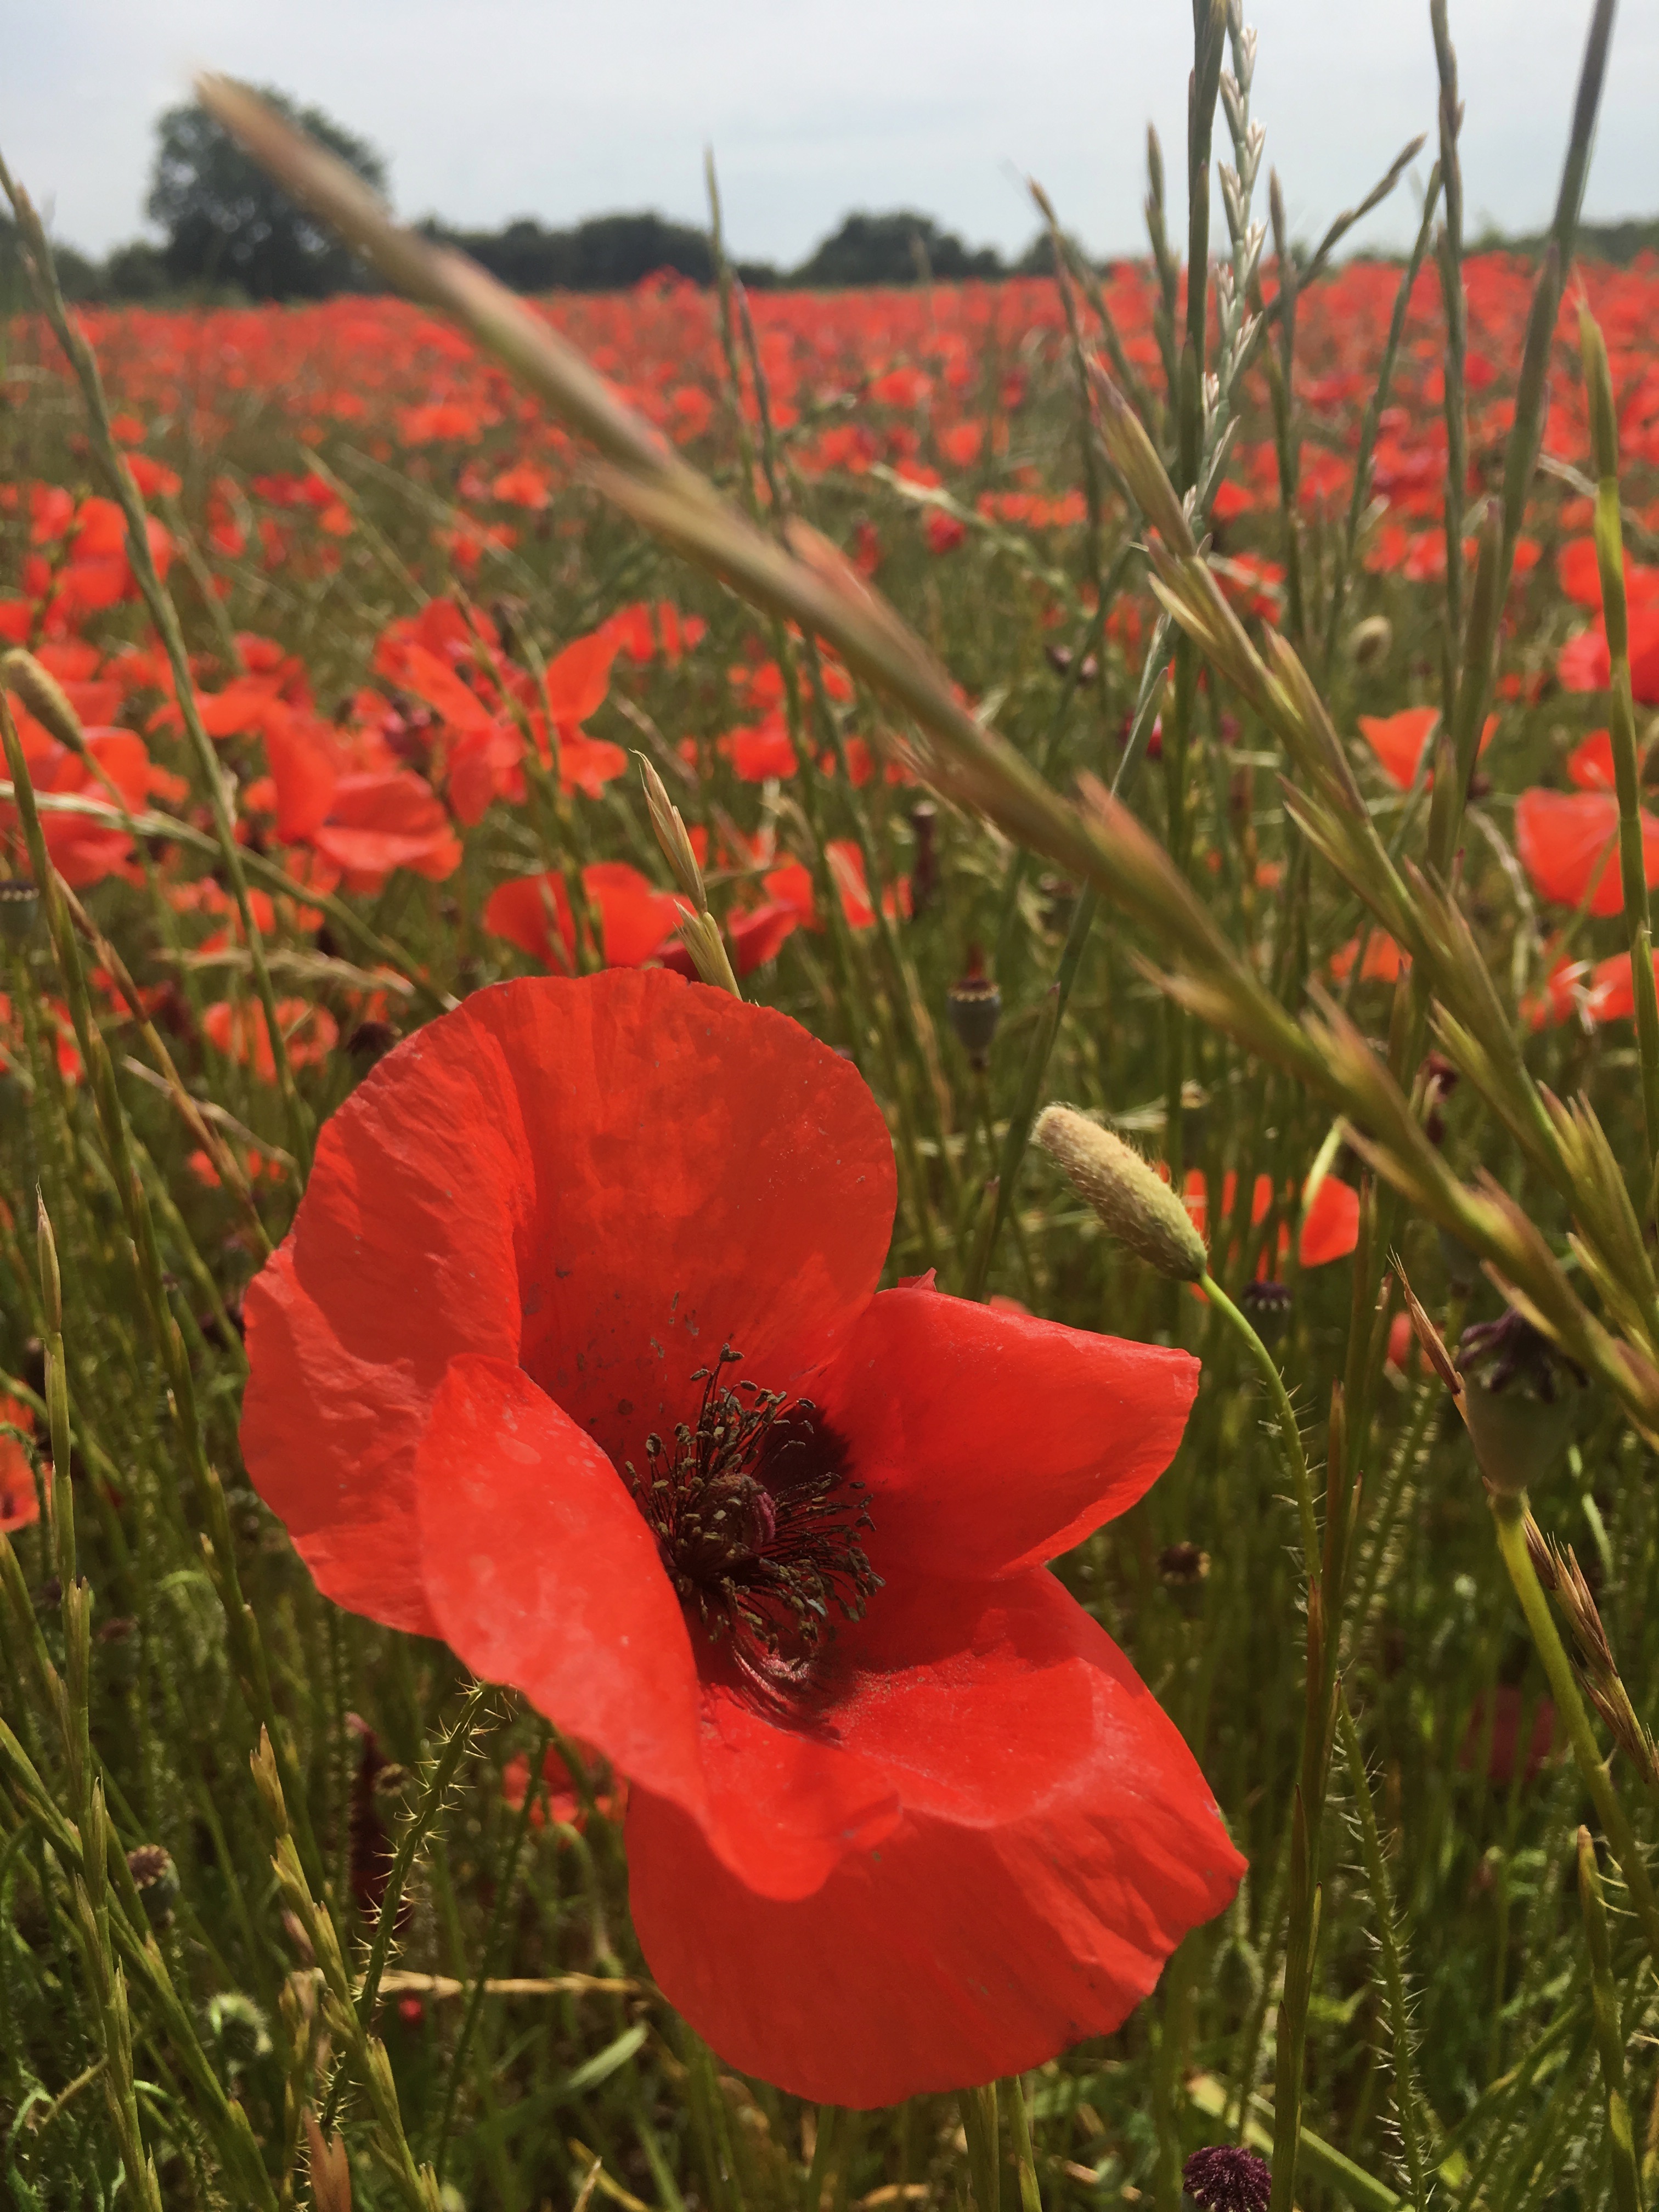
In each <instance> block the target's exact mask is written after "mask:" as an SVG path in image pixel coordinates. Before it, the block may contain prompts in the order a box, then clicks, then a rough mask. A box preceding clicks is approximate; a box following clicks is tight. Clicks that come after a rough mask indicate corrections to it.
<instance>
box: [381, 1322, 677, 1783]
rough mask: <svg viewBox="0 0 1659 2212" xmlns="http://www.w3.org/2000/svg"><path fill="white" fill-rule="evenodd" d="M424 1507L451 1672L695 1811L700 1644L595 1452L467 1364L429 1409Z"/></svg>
mask: <svg viewBox="0 0 1659 2212" xmlns="http://www.w3.org/2000/svg"><path fill="white" fill-rule="evenodd" d="M415 1491H416V1514H417V1518H418V1521H419V1527H420V1548H421V1575H422V1583H423V1584H424V1587H425V1589H426V1594H427V1597H428V1602H429V1603H430V1605H431V1607H432V1612H433V1615H434V1618H435V1620H436V1621H437V1622H438V1625H439V1627H440V1630H441V1633H442V1634H443V1636H444V1638H445V1639H446V1640H447V1643H448V1644H449V1645H450V1646H451V1648H452V1649H453V1650H454V1651H455V1653H456V1654H457V1656H459V1658H461V1659H464V1660H465V1662H466V1664H467V1665H468V1666H469V1667H471V1669H472V1671H473V1673H474V1674H477V1675H478V1676H479V1677H480V1678H481V1679H483V1680H486V1681H493V1682H507V1683H510V1684H511V1685H512V1686H513V1688H515V1689H518V1690H522V1691H523V1692H524V1693H525V1695H526V1697H527V1698H528V1699H530V1700H531V1702H532V1705H534V1706H535V1707H536V1709H537V1711H538V1712H541V1713H544V1714H545V1715H546V1717H547V1718H548V1719H549V1720H550V1721H551V1722H552V1723H554V1725H555V1726H556V1727H557V1728H560V1729H564V1730H565V1731H566V1732H567V1733H568V1734H570V1735H579V1736H580V1737H581V1738H582V1739H583V1741H586V1742H587V1743H591V1744H592V1745H594V1746H595V1747H597V1748H598V1749H599V1750H600V1751H602V1752H603V1753H605V1757H606V1758H607V1759H610V1760H611V1764H612V1765H614V1766H616V1767H617V1768H618V1769H619V1770H620V1771H622V1772H623V1773H624V1774H627V1775H628V1776H629V1778H632V1779H634V1780H635V1781H638V1782H640V1783H642V1784H645V1785H646V1786H647V1788H648V1789H651V1790H657V1791H659V1792H660V1793H661V1794H662V1795H663V1796H668V1797H671V1798H673V1799H674V1801H675V1802H676V1803H678V1804H680V1805H683V1806H684V1807H686V1808H687V1809H688V1810H692V1811H697V1810H700V1809H701V1808H702V1801H703V1795H704V1792H703V1787H702V1760H701V1759H700V1757H699V1754H698V1735H699V1720H698V1706H699V1698H698V1689H697V1668H696V1660H695V1659H694V1658H693V1656H692V1652H691V1639H690V1635H689V1633H688V1632H687V1629H686V1626H685V1620H684V1615H683V1614H682V1613H681V1611H680V1607H679V1601H678V1598H677V1597H676V1596H675V1595H674V1591H673V1588H672V1585H671V1583H670V1582H669V1579H668V1577H667V1575H666V1574H665V1572H664V1571H663V1567H662V1563H661V1561H660V1560H659V1558H658V1556H657V1547H656V1541H655V1539H654V1538H653V1535H652V1534H651V1531H650V1529H649V1528H647V1525H646V1522H645V1521H644V1519H643V1517H642V1516H641V1513H640V1510H639V1508H638V1507H637V1506H636V1505H635V1503H634V1500H633V1499H632V1498H631V1497H629V1492H628V1487H627V1485H626V1484H625V1483H624V1482H623V1480H622V1478H621V1476H620V1475H619V1474H617V1470H616V1468H613V1467H612V1466H611V1462H610V1461H609V1460H608V1459H606V1457H605V1454H604V1453H603V1452H602V1451H601V1450H600V1449H599V1446H598V1445H597V1444H596V1443H594V1442H593V1440H592V1437H589V1436H587V1435H586V1434H585V1433H584V1432H583V1431H582V1430H580V1429H579V1428H578V1427H577V1425H576V1424H575V1423H574V1421H573V1420H572V1419H571V1418H570V1416H569V1415H568V1413H565V1412H563V1411H562V1408H561V1407H557V1406H556V1405H555V1404H554V1402H553V1401H552V1400H551V1399H550V1397H548V1396H547V1395H546V1393H545V1392H544V1391H542V1390H538V1389H537V1387H536V1385H535V1384H534V1383H532V1381H531V1380H530V1378H529V1376H527V1375H526V1374H524V1373H523V1372H522V1370H520V1368H518V1367H517V1366H515V1365H514V1364H512V1363H511V1362H510V1361H507V1360H502V1359H481V1358H477V1357H476V1356H472V1355H468V1356H466V1357H464V1358H459V1359H457V1360H454V1361H453V1362H452V1363H451V1365H450V1367H449V1369H448V1371H447V1373H446V1375H445V1376H444V1378H443V1381H442V1382H441V1383H440V1384H439V1386H438V1389H437V1392H436V1395H435V1396H434V1398H433V1401H432V1407H431V1413H430V1416H429V1418H428V1422H427V1425H426V1429H425V1431H424V1433H423V1434H422V1438H421V1442H420V1445H419V1448H418V1449H417V1451H416V1461H415Z"/></svg>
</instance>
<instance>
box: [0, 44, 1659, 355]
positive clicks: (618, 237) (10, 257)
mask: <svg viewBox="0 0 1659 2212" xmlns="http://www.w3.org/2000/svg"><path fill="white" fill-rule="evenodd" d="M264 98H265V99H266V100H269V101H270V104H271V105H272V106H274V107H276V108H277V109H278V110H280V112H282V113H283V114H284V115H286V116H287V117H288V118H289V120H290V121H291V122H294V123H297V124H299V125H301V126H302V127H303V128H304V129H305V130H307V131H310V133H311V134H312V136H313V137H315V138H318V139H319V140H320V141H321V142H322V143H323V144H324V145H325V146H327V147H329V148H330V149H331V150H332V151H333V152H334V153H336V154H337V155H339V156H340V158H341V160H342V161H346V162H347V163H349V166H350V167H352V168H353V169H355V170H356V173H357V174H358V175H359V176H360V177H362V179H364V181H365V182H366V183H368V185H371V186H373V187H374V190H375V191H384V190H385V188H386V164H385V162H384V161H383V160H382V158H381V157H380V155H379V154H378V153H377V152H376V151H375V149H374V147H372V146H371V145H369V144H368V142H367V141H366V140H365V139H362V138H360V137H356V135H355V134H354V133H353V132H351V131H347V130H345V129H344V128H343V126H342V125H339V124H337V123H336V122H335V121H334V119H333V118H332V117H331V116H329V115H326V114H325V113H324V112H323V111H322V110H321V109H320V108H317V107H301V106H297V105H296V104H295V101H293V100H290V99H289V97H288V96H287V94H283V93H281V92H277V91H275V90H273V89H271V88H268V87H267V88H264ZM156 130H157V141H156V150H155V164H154V167H153V169H152V172H151V178H150V189H149V196H148V197H147V199H146V201H145V213H146V214H147V216H149V220H150V222H152V223H153V224H154V225H155V228H156V229H157V230H158V231H159V232H160V233H161V238H160V240H159V242H155V243H153V242H152V241H151V240H149V239H142V238H141V239H135V240H131V242H130V243H128V244H126V245H124V246H117V247H115V248H114V250H113V251H112V252H110V253H109V254H107V255H106V257H105V258H103V259H102V260H101V261H98V260H93V259H91V258H88V256H87V255H85V254H82V253H78V252H76V251H75V249H74V248H73V247H71V246H60V247H58V274H59V276H60V277H61V279H62V281H63V284H64V291H65V292H66V294H67V295H69V296H70V298H71V299H74V300H78V301H88V302H89V301H109V302H120V301H137V302H143V301H149V302H151V303H162V302H166V301H179V300H208V301H213V300H218V301H236V300H257V301H268V300H319V299H326V298H329V297H331V296H332V295H334V294H336V293H340V292H353V291H361V290H364V289H372V288H374V280H373V279H372V278H371V277H370V276H368V272H367V271H366V270H364V269H362V266H361V265H360V264H358V263H356V261H354V260H353V258H352V257H351V256H350V255H349V253H348V252H346V250H345V248H344V247H343V246H340V245H339V244H338V243H337V241H336V240H334V239H332V238H331V237H330V236H329V235H328V234H327V233H326V232H325V231H323V230H321V229H319V227H318V226H317V225H316V224H315V223H313V222H312V221H311V219H310V217H309V216H307V214H306V213H305V212H304V210H302V209H301V208H298V207H296V206H295V204H294V203H293V202H292V201H291V200H289V198H288V197H286V196H285V195H284V194H283V191H281V190H280V189H279V187H278V186H277V185H275V184H273V183H272V182H271V181H270V179H269V178H268V177H267V176H266V175H265V173H264V171H263V170H262V169H260V168H259V167H258V166H257V165H256V164H255V163H254V162H253V161H251V160H250V159H249V158H248V156H247V155H246V154H244V153H243V152H242V151H241V149H240V147H239V146H237V145H236V143H234V140H232V139H231V138H230V137H228V134H227V133H226V132H225V131H223V130H222V128H221V126H220V125H218V124H217V123H216V122H215V121H214V119H213V118H212V117H211V116H210V115H209V114H208V113H207V112H206V110H205V109H204V108H202V107H200V106H197V105H196V104H195V103H193V102H192V103H191V104H190V105H188V106H181V107H174V108H171V109H169V110H168V112H167V113H166V114H165V115H163V116H162V117H161V119H160V121H159V123H158V125H157V126H156ZM421 228H422V229H423V230H424V231H425V232H426V234H427V235H428V237H430V238H434V239H436V240H441V242H442V243H444V244H446V245H450V246H457V247H459V249H460V250H461V251H462V252H465V253H469V254H471V257H472V258H473V259H474V260H475V261H477V262H480V263H482V264H483V267H484V268H486V269H488V270H489V271H490V273H491V274H492V275H493V276H497V277H499V278H500V279H501V283H504V284H507V285H510V286H511V287H512V288H513V290H514V291H517V292H554V291H569V292H611V291H619V290H623V289H626V288H627V287H628V286H629V285H631V284H636V283H639V281H640V279H641V277H643V276H652V275H653V274H654V273H655V272H656V271H658V270H665V269H668V270H674V271H675V272H676V273H677V274H678V275H679V276H684V277H686V278H688V279H689V280H690V282H691V283H695V284H708V283H713V281H714V256H713V252H712V251H711V248H710V245H709V240H708V234H707V233H706V232H703V231H701V230H697V229H695V228H693V227H692V226H691V225H690V224H689V223H683V222H671V221H670V220H669V219H668V218H667V217H666V216H661V215H657V214H654V213H650V212H645V213H641V214H636V215H604V216H592V217H591V218H589V219H588V220H587V221H586V222H579V223H575V224H573V225H570V226H568V227H567V228H558V227H554V226H550V225H548V224H545V223H543V222H539V221H538V219H537V218H535V217H534V216H518V217H516V218H515V219H514V220H513V221H512V222H507V223H505V224H503V225H502V227H501V228H500V229H498V230H457V229H454V228H451V227H450V226H448V225H447V224H445V223H442V222H439V221H438V220H437V219H436V218H435V217H431V218H428V220H427V222H424V223H423V224H422V226H421ZM1579 236H1580V240H1581V244H1582V248H1583V251H1584V252H1587V253H1589V254H1590V255H1592V256H1595V257H1597V258H1602V259H1605V260H1609V261H1615V262H1626V261H1629V260H1631V259H1632V258H1633V257H1634V256H1635V255H1636V254H1637V253H1638V252H1641V251H1643V250H1644V249H1647V250H1654V249H1656V248H1659V221H1656V220H1649V221H1639V220H1638V221H1629V222H1620V223H1608V224H1601V225H1596V224H1584V225H1581V226H1580V230H1579ZM1478 243H1479V245H1480V246H1510V247H1512V248H1515V249H1516V250H1519V251H1522V252H1536V251H1538V250H1539V249H1540V247H1541V240H1530V239H1505V238H1504V237H1502V236H1501V235H1499V234H1497V233H1491V234H1487V235H1486V236H1485V237H1483V238H1482V239H1481V240H1479V241H1478ZM1051 257H1052V248H1051V246H1050V243H1049V240H1048V237H1047V235H1046V234H1044V233H1042V232H1039V233H1038V234H1037V235H1036V237H1035V238H1034V239H1033V240H1032V241H1031V243H1030V246H1028V247H1027V248H1026V250H1025V252H1024V253H1023V254H1021V255H1020V256H1019V257H1018V258H1017V259H1014V260H1012V261H1009V260H1005V258H1003V256H1002V255H1001V254H1000V253H999V252H997V250H996V248H995V247H994V246H976V247H975V246H967V245H965V244H964V243H963V240H961V239H960V238H958V237H957V235H956V234H954V233H953V232H951V231H948V230H944V229H942V228H940V227H939V224H938V223H937V222H934V220H933V217H932V216H926V215H920V214H917V213H915V211H914V210H909V209H899V210H895V211H892V212H890V213H887V214H879V215H872V214H866V213H858V214H853V215H849V216H847V217H846V218H845V220H844V221H843V222H842V225H841V227H840V228H839V229H838V230H836V231H835V232H834V233H833V234H831V235H830V236H829V237H828V238H826V239H824V240H822V241H821V242H820V243H819V244H818V245H817V246H816V247H815V248H814V249H813V251H812V252H811V253H810V254H809V255H808V256H807V258H806V259H805V261H803V262H801V263H800V264H799V266H798V267H796V268H793V269H780V268H778V267H776V266H775V264H772V263H770V262H764V261H742V262H739V263H738V264H737V271H738V276H741V277H742V279H743V280H744V283H746V284H748V285H750V287H752V288H755V289H762V288H765V287H769V286H774V285H786V284H787V285H790V286H793V287H798V288H801V289H808V290H829V289H835V288H837V287H842V286H860V285H868V284H915V283H927V282H930V281H932V280H933V279H937V280H938V281H939V282H940V283H951V284H955V283H964V282H966V281H969V280H970V279H974V278H981V279H995V278H997V277H1000V276H1044V275H1047V274H1048V271H1049V270H1050V268H1051V266H1052V258H1051ZM23 296H26V293H25V291H24V289H22V288H21V270H19V269H18V268H17V265H16V258H15V234H14V232H13V229H12V227H11V225H10V223H9V222H5V221H3V220H0V311H3V310H4V309H5V308H6V307H8V306H9V305H10V304H11V303H12V302H14V301H16V300H18V299H20V298H21V297H23Z"/></svg>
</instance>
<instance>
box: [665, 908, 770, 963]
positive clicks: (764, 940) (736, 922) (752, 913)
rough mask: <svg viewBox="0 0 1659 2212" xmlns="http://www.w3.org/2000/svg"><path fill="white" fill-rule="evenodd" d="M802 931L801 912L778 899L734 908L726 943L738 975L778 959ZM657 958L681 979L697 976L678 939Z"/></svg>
mask: <svg viewBox="0 0 1659 2212" xmlns="http://www.w3.org/2000/svg"><path fill="white" fill-rule="evenodd" d="M799 927H800V914H799V909H798V908H794V907H793V906H788V905H786V904H785V903H784V902H782V901H781V900H779V899H770V900H769V901H768V902H767V903H766V904H765V905H764V906H757V907H752V908H748V909H744V908H741V907H738V908H734V909H733V910H732V913H730V914H728V915H726V945H727V946H728V948H729V949H730V951H731V955H732V967H733V968H734V969H736V971H737V973H738V975H752V974H753V973H754V971H755V969H757V968H763V967H764V966H765V965H766V963H767V962H768V961H769V960H775V959H776V958H777V957H778V954H779V952H780V951H781V949H782V947H783V944H784V940H785V939H787V937H789V936H791V935H792V934H793V932H794V931H796V930H797V929H799ZM657 957H658V959H659V960H660V961H661V963H662V964H663V966H664V967H665V968H671V969H674V970H675V972H676V973H677V974H678V975H687V976H694V975H696V972H697V969H696V962H695V961H694V960H693V959H692V957H691V955H690V951H689V950H688V948H687V946H686V945H685V944H684V941H683V940H682V939H681V938H680V937H679V936H678V935H675V936H673V937H671V938H670V939H667V940H666V941H665V943H664V944H663V945H660V946H659V948H658V952H657Z"/></svg>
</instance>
